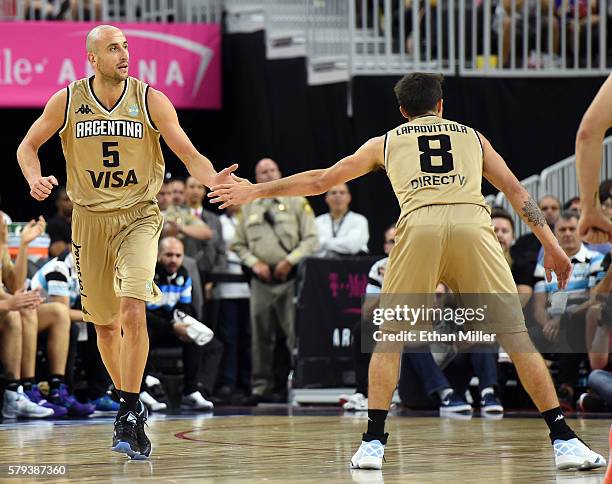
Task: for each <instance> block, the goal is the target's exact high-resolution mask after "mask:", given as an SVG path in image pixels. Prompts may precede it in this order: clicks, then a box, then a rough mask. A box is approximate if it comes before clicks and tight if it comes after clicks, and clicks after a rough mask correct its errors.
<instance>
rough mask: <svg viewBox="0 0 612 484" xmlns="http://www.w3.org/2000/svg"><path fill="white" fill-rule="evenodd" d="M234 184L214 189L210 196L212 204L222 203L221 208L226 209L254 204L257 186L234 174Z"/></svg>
mask: <svg viewBox="0 0 612 484" xmlns="http://www.w3.org/2000/svg"><path fill="white" fill-rule="evenodd" d="M231 176H232V179H233V183H224V184H221V185H217V186H214V187H212V191H211V192H210V193H209V194H208V197H209V198H210V199H211V200H210V201H211V202H212V203H222V205H221V206H220V207H219V208H226V207H229V206H231V205H243V204H245V203H249V202H252V201H253V200H255V199H256V198H257V197H256V196H255V185H253V184H252V183H251V182H250V181H249V180H246V179H244V178H240V177H239V176H236V175H234V174H233V173H232V175H231Z"/></svg>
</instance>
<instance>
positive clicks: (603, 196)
mask: <svg viewBox="0 0 612 484" xmlns="http://www.w3.org/2000/svg"><path fill="white" fill-rule="evenodd" d="M610 197H612V180H605V181H602V182H601V183H600V185H599V203H602V204H603V203H604V202H605V201H606V200H607V199H608V198H610Z"/></svg>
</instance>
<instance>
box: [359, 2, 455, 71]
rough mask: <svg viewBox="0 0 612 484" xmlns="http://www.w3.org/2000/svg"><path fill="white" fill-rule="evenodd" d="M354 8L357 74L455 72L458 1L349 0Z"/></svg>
mask: <svg viewBox="0 0 612 484" xmlns="http://www.w3.org/2000/svg"><path fill="white" fill-rule="evenodd" d="M406 5H408V7H406ZM349 6H350V11H349V13H350V21H349V28H350V45H349V47H350V49H351V71H352V74H370V75H371V74H403V73H406V72H409V71H414V70H426V71H428V72H441V73H447V74H454V73H455V41H454V39H455V2H454V0H444V1H439V0H411V1H409V2H406V0H381V1H368V0H349Z"/></svg>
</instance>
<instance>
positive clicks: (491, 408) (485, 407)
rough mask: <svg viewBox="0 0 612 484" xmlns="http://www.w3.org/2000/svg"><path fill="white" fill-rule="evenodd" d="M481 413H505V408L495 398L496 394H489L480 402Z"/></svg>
mask: <svg viewBox="0 0 612 484" xmlns="http://www.w3.org/2000/svg"><path fill="white" fill-rule="evenodd" d="M480 411H481V412H482V413H494V414H499V413H504V407H502V404H501V402H500V401H499V399H498V398H497V397H496V396H495V393H487V394H485V395H484V396H483V397H482V399H481V400H480Z"/></svg>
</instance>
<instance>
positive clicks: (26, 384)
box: [21, 378, 36, 392]
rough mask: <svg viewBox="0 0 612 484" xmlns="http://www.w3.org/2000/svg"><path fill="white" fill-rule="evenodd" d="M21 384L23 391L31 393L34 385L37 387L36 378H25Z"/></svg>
mask: <svg viewBox="0 0 612 484" xmlns="http://www.w3.org/2000/svg"><path fill="white" fill-rule="evenodd" d="M21 384H22V385H23V391H24V392H29V391H31V390H32V385H36V379H35V378H24V379H23V380H21Z"/></svg>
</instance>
